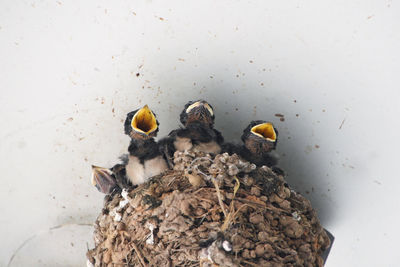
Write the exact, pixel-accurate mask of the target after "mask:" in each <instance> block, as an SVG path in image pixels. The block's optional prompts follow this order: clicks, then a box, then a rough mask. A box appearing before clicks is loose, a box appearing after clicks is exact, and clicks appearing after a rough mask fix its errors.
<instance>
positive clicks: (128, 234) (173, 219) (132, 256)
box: [87, 151, 330, 267]
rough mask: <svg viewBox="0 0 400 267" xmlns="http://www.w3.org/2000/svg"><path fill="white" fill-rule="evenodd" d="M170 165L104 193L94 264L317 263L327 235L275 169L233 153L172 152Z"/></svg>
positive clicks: (273, 265) (91, 257)
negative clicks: (136, 182) (142, 180)
mask: <svg viewBox="0 0 400 267" xmlns="http://www.w3.org/2000/svg"><path fill="white" fill-rule="evenodd" d="M174 163H175V167H174V170H171V171H168V172H165V173H164V174H162V175H159V176H156V177H153V178H152V179H151V180H150V181H149V182H147V183H145V184H141V185H139V186H138V187H137V188H133V189H124V190H123V191H122V193H121V194H120V193H115V194H113V195H110V196H106V198H105V203H104V208H103V210H102V213H101V214H100V215H99V217H98V218H97V220H96V223H95V231H94V240H95V248H94V249H92V250H89V251H88V253H87V258H88V261H89V262H90V263H91V264H92V265H94V266H270V267H278V266H323V260H322V258H321V255H322V253H323V252H324V251H325V250H326V249H327V248H328V247H329V245H330V241H329V238H328V236H327V234H326V232H325V230H324V229H323V228H322V226H321V225H320V223H319V220H318V218H317V215H316V213H315V211H314V210H313V209H312V207H311V204H310V202H309V201H308V200H307V199H305V198H304V197H303V196H301V195H300V194H298V193H296V192H294V191H293V190H291V189H290V188H289V187H288V185H287V183H286V182H285V180H284V177H283V176H282V175H277V174H276V173H274V172H273V171H272V170H271V169H270V168H268V167H265V166H263V167H260V168H258V167H256V166H255V165H254V164H251V163H249V162H247V161H244V160H242V159H241V158H239V157H238V156H237V155H236V154H233V155H228V154H227V153H224V154H219V155H216V156H215V157H213V156H210V155H209V154H204V153H197V152H192V151H189V152H176V153H175V155H174Z"/></svg>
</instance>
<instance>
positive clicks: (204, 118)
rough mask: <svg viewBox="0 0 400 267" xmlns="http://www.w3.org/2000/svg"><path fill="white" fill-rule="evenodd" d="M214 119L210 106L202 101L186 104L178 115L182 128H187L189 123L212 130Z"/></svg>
mask: <svg viewBox="0 0 400 267" xmlns="http://www.w3.org/2000/svg"><path fill="white" fill-rule="evenodd" d="M214 119H215V116H214V110H213V108H212V106H211V105H210V104H208V103H207V102H206V101H204V100H197V101H190V102H188V103H187V104H186V105H185V108H184V109H183V111H182V112H181V115H180V120H181V123H182V124H183V125H184V126H188V125H189V124H191V123H200V124H202V125H204V126H207V127H210V128H212V127H213V125H214Z"/></svg>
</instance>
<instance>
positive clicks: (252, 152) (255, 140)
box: [223, 120, 278, 167]
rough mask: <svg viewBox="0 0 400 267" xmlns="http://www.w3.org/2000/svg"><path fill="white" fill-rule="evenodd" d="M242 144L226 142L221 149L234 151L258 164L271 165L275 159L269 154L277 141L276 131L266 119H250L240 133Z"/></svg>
mask: <svg viewBox="0 0 400 267" xmlns="http://www.w3.org/2000/svg"><path fill="white" fill-rule="evenodd" d="M241 139H242V141H243V145H234V144H230V143H226V144H224V145H223V151H224V152H228V153H230V154H232V153H236V154H238V155H240V156H241V157H242V158H244V159H246V160H248V161H250V162H252V163H254V164H256V165H258V166H262V165H266V166H269V167H272V166H274V165H276V164H277V159H276V158H275V157H273V156H272V155H271V153H270V152H271V151H272V150H274V149H275V148H276V144H277V142H278V131H277V130H276V129H275V127H274V126H273V124H272V123H270V122H266V121H261V120H257V121H252V122H251V123H250V124H249V125H248V126H247V127H246V129H244V131H243V134H242V138H241Z"/></svg>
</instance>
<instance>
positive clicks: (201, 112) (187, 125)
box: [161, 100, 224, 157]
mask: <svg viewBox="0 0 400 267" xmlns="http://www.w3.org/2000/svg"><path fill="white" fill-rule="evenodd" d="M214 119H215V116H214V110H213V108H212V106H211V105H210V104H208V103H207V102H206V101H204V100H198V101H190V102H188V103H187V104H186V105H185V107H184V109H183V111H182V112H181V114H180V121H181V123H182V125H183V127H180V128H179V129H176V130H173V131H172V132H171V133H170V134H169V135H168V138H167V139H164V140H162V141H161V142H163V143H164V146H167V150H168V153H167V154H168V155H169V157H172V155H173V154H174V152H175V151H176V150H178V151H185V150H190V149H193V150H194V151H199V152H204V153H211V154H218V153H220V152H221V145H222V143H223V142H224V138H223V137H222V135H221V133H220V132H219V131H217V130H216V129H214Z"/></svg>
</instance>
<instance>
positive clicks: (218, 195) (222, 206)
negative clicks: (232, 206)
mask: <svg viewBox="0 0 400 267" xmlns="http://www.w3.org/2000/svg"><path fill="white" fill-rule="evenodd" d="M212 181H213V184H214V186H215V189H216V190H217V197H218V202H219V205H220V206H221V209H222V212H223V213H224V216H225V218H226V216H227V214H226V210H225V208H224V203H223V202H222V198H221V192H220V191H219V186H218V183H217V181H215V179H212Z"/></svg>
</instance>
